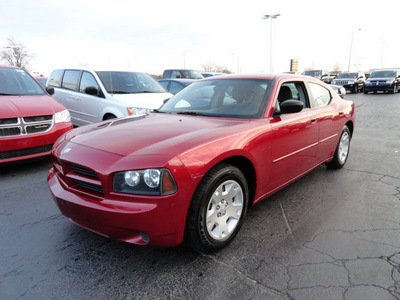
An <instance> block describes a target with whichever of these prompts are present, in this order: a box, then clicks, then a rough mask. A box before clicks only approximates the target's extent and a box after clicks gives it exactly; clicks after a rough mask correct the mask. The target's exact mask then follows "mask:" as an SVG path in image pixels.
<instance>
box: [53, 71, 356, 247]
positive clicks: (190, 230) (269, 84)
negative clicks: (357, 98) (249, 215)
mask: <svg viewBox="0 0 400 300" xmlns="http://www.w3.org/2000/svg"><path fill="white" fill-rule="evenodd" d="M353 129H354V104H353V103H352V102H351V101H347V100H344V99H341V98H340V97H339V96H338V95H337V93H336V92H334V91H333V90H332V89H331V88H330V87H329V86H328V85H326V84H324V83H323V82H321V81H319V80H317V79H314V78H310V77H303V76H294V75H283V74H282V75H246V76H244V75H243V76H239V75H235V76H221V77H211V78H210V79H204V80H200V81H197V82H195V83H193V84H192V85H190V86H189V87H187V88H186V89H184V90H182V91H181V92H179V93H178V94H176V95H175V96H174V97H172V98H171V99H169V100H168V101H167V102H166V103H165V104H164V105H163V106H162V107H161V108H160V109H158V110H156V111H154V112H153V113H151V114H148V115H144V116H138V117H129V118H124V119H118V120H110V121H104V122H101V123H96V124H93V125H88V126H84V127H81V128H77V129H74V130H72V131H71V132H69V133H67V134H66V135H64V136H62V137H61V138H60V139H59V140H58V141H57V142H56V143H55V145H54V148H53V151H52V157H53V168H52V169H51V170H50V171H49V174H48V184H49V187H50V190H51V193H52V195H53V197H54V199H55V202H56V203H57V205H58V207H59V209H60V210H61V212H62V213H63V214H64V215H65V216H67V217H68V218H70V219H71V220H72V221H73V222H75V223H76V224H78V225H80V226H82V227H85V228H87V229H89V230H92V231H94V232H97V233H99V234H101V235H104V236H107V237H110V238H114V239H118V240H122V241H125V242H129V243H135V244H140V245H152V246H174V245H178V244H180V243H182V242H183V241H185V242H186V243H187V244H189V245H191V246H192V247H194V248H196V249H198V250H200V251H204V252H211V251H215V250H218V249H220V248H222V247H224V246H225V245H227V244H228V243H229V242H230V241H232V239H233V238H234V237H235V235H236V234H237V233H238V231H239V229H240V227H241V225H242V223H243V220H244V218H245V216H246V211H247V209H248V207H250V206H253V205H255V204H256V203H257V202H259V201H261V200H262V199H264V198H266V197H267V196H269V195H271V194H272V193H274V192H276V191H277V190H279V189H281V188H283V187H284V186H286V185H288V184H289V183H291V182H293V181H294V180H296V179H297V178H299V177H301V176H303V175H304V174H306V173H307V172H309V171H311V170H313V169H314V168H316V167H317V166H319V165H321V164H326V165H327V166H328V167H330V168H336V169H338V168H341V167H343V165H344V164H345V163H346V160H347V157H348V154H349V149H350V140H351V137H352V134H353Z"/></svg>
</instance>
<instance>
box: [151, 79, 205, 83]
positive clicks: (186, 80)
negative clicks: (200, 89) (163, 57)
mask: <svg viewBox="0 0 400 300" xmlns="http://www.w3.org/2000/svg"><path fill="white" fill-rule="evenodd" d="M158 81H176V82H182V83H192V82H194V81H199V79H189V78H164V79H159V80H158Z"/></svg>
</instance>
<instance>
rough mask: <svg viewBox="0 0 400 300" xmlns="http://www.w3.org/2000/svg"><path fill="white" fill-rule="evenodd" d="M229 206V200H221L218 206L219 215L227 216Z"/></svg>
mask: <svg viewBox="0 0 400 300" xmlns="http://www.w3.org/2000/svg"><path fill="white" fill-rule="evenodd" d="M227 208H228V202H227V201H225V200H224V199H222V200H221V202H219V203H218V204H217V207H216V210H217V217H218V218H220V217H223V216H225V214H226V210H227Z"/></svg>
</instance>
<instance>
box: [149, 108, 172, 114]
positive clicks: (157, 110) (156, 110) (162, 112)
mask: <svg viewBox="0 0 400 300" xmlns="http://www.w3.org/2000/svg"><path fill="white" fill-rule="evenodd" d="M153 112H155V113H160V114H166V112H165V111H161V110H159V109H153ZM169 114H170V112H169Z"/></svg>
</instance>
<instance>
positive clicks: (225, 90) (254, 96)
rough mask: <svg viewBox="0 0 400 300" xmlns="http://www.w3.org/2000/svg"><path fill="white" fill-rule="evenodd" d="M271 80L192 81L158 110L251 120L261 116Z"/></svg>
mask: <svg viewBox="0 0 400 300" xmlns="http://www.w3.org/2000/svg"><path fill="white" fill-rule="evenodd" d="M272 84H273V83H272V81H271V80H256V79H215V80H206V81H198V82H195V83H192V84H191V85H189V86H188V87H186V88H185V89H183V90H182V91H181V92H179V93H178V94H176V95H175V96H174V97H172V98H171V99H170V100H169V101H168V102H167V103H165V104H164V105H163V106H162V107H161V108H160V109H159V110H158V111H159V112H164V113H177V114H188V115H199V116H213V117H226V118H241V119H255V118H261V117H262V116H263V113H264V110H265V107H266V104H267V100H266V99H268V98H269V94H270V90H271V86H272Z"/></svg>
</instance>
